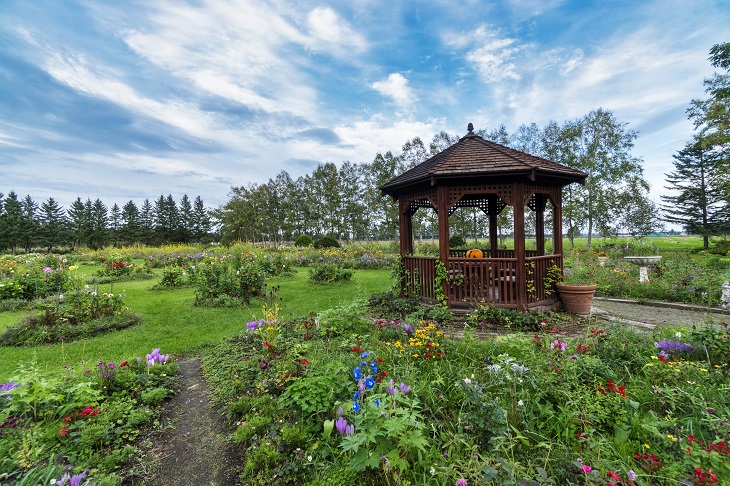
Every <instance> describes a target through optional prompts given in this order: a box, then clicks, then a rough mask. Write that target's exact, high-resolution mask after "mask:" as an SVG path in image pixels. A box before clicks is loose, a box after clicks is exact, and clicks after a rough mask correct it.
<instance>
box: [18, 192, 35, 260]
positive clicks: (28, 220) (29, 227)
mask: <svg viewBox="0 0 730 486" xmlns="http://www.w3.org/2000/svg"><path fill="white" fill-rule="evenodd" d="M20 207H21V209H22V211H23V223H22V224H21V226H20V240H21V243H22V245H23V247H24V248H25V252H26V253H30V252H31V251H32V250H33V245H34V244H35V243H36V242H37V239H38V238H37V236H38V227H39V222H38V203H37V202H35V201H34V200H33V198H32V197H30V195H27V196H25V197H24V198H23V200H22V201H20Z"/></svg>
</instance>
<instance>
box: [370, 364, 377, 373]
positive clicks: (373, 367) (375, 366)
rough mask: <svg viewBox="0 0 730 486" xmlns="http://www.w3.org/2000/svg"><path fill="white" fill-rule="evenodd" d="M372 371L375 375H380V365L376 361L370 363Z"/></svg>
mask: <svg viewBox="0 0 730 486" xmlns="http://www.w3.org/2000/svg"><path fill="white" fill-rule="evenodd" d="M370 369H371V370H372V371H373V374H374V375H377V374H378V364H377V363H376V362H375V361H372V362H371V363H370Z"/></svg>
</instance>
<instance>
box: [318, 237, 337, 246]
mask: <svg viewBox="0 0 730 486" xmlns="http://www.w3.org/2000/svg"><path fill="white" fill-rule="evenodd" d="M314 247H315V248H339V247H340V242H339V241H337V239H336V238H335V237H334V236H332V235H327V236H323V237H322V238H319V239H317V240H315V241H314Z"/></svg>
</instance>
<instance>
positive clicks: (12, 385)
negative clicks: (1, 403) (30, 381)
mask: <svg viewBox="0 0 730 486" xmlns="http://www.w3.org/2000/svg"><path fill="white" fill-rule="evenodd" d="M19 386H20V385H19V384H17V383H13V382H12V381H9V382H7V383H5V384H2V385H0V391H10V390H12V389H13V388H18V387H19Z"/></svg>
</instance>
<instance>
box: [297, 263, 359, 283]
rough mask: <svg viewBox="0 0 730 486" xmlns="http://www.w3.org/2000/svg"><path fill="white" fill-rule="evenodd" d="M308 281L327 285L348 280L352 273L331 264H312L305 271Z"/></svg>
mask: <svg viewBox="0 0 730 486" xmlns="http://www.w3.org/2000/svg"><path fill="white" fill-rule="evenodd" d="M307 271H308V272H309V280H310V281H311V282H312V283H316V284H329V283H334V282H343V281H347V280H350V279H351V278H352V275H353V273H354V271H353V270H352V269H350V268H343V267H342V265H339V264H336V263H332V262H320V263H313V264H312V265H310V266H309V268H308V269H307Z"/></svg>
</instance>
